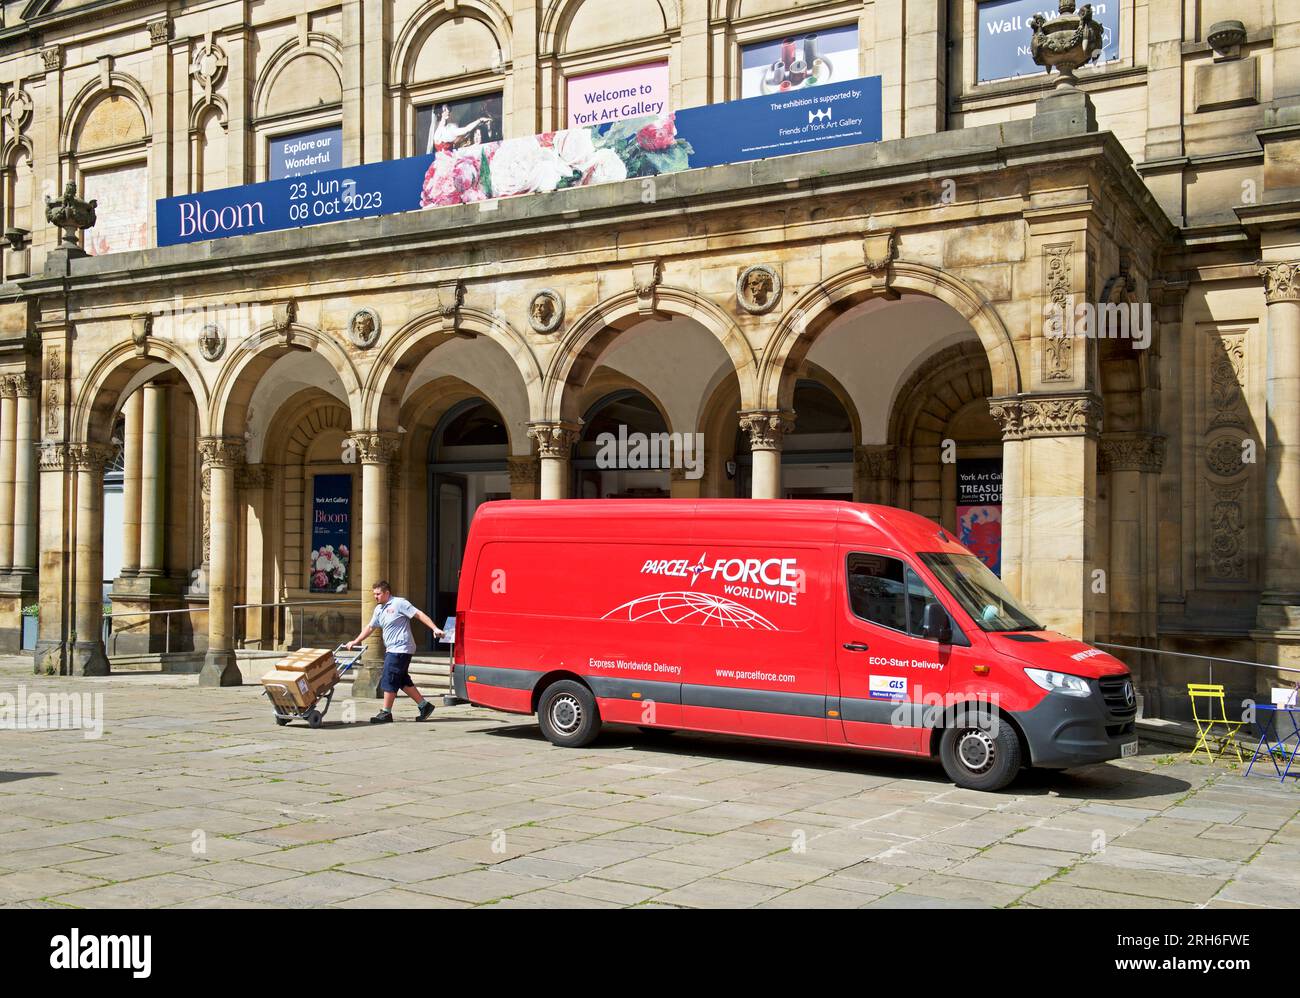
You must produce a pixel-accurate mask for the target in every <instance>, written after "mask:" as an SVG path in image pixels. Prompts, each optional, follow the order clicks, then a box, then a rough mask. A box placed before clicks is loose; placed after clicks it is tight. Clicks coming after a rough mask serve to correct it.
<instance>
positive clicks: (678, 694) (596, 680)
mask: <svg viewBox="0 0 1300 998" xmlns="http://www.w3.org/2000/svg"><path fill="white" fill-rule="evenodd" d="M456 669H457V670H464V674H465V675H466V676H468V675H470V674H473V676H474V680H475V682H479V683H483V684H485V685H487V686H497V687H500V688H502V689H507V690H531V689H532V688H533V687H534V686H536V685H537V681H538V680H539V679H541V678H542V676H543V675H544V674H543V673H541V672H536V671H534V670H532V669H498V668H474V667H471V666H465V665H459V666H456ZM583 678H584V679H585V680H586V681H587V683H588V684H589V685H590V686H591V691H592V692H593V693H594V694H596V696H598V697H600V698H602V699H606V700H641V701H643V702H644V701H645V700H654V701H656V702H657V703H672V704H682V705H683V706H686V707H715V708H720V709H723V710H743V711H750V712H753V713H759V714H785V715H789V716H793V717H826V716H828V712H829V711H839V716H840V719H841V720H844V721H857V722H861V723H866V724H888V725H895V724H899V722H900V721H901V722H902V723H901V724H900V725H899V726H900V727H907V728H923V727H931V726H934V725H935V724H936V723H939V724H941V723H942V713H943V712H942V709H941V708H936V707H934V706H932V705H930V704H922V703H912V702H910V701H897V700H867V699H859V698H853V697H826V696H824V695H822V694H820V693H789V692H785V691H783V690H754V689H737V688H735V687H732V686H698V685H692V684H689V683H687V684H681V683H660V682H653V681H647V680H639V679H621V678H614V677H611V676H584V677H583ZM633 693H640V694H641V696H639V697H633V696H632V694H633ZM935 714H938V715H939V716H937V717H936V716H933V715H935ZM927 722H928V723H927Z"/></svg>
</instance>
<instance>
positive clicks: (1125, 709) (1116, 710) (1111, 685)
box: [1097, 676, 1137, 718]
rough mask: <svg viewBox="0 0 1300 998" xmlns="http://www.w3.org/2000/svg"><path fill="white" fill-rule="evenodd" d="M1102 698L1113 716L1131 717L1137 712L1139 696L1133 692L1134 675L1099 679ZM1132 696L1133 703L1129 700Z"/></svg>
mask: <svg viewBox="0 0 1300 998" xmlns="http://www.w3.org/2000/svg"><path fill="white" fill-rule="evenodd" d="M1097 684H1098V685H1099V686H1100V687H1101V696H1102V699H1103V700H1104V701H1105V702H1106V709H1107V710H1108V711H1110V714H1111V717H1114V718H1129V717H1133V716H1134V715H1135V714H1137V696H1136V695H1134V693H1133V677H1132V676H1103V677H1102V678H1101V679H1099V680H1097ZM1130 698H1132V703H1130V702H1129V700H1130Z"/></svg>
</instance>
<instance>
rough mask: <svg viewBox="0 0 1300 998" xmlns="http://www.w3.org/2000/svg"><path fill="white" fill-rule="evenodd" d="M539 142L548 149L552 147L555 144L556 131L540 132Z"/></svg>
mask: <svg viewBox="0 0 1300 998" xmlns="http://www.w3.org/2000/svg"><path fill="white" fill-rule="evenodd" d="M537 144H538V145H539V146H543V147H545V148H547V149H550V148H551V147H552V146H553V145H555V133H554V132H542V133H540V134H539V135H538V136H537Z"/></svg>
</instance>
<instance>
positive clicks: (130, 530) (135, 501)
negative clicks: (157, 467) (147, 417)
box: [122, 392, 144, 575]
mask: <svg viewBox="0 0 1300 998" xmlns="http://www.w3.org/2000/svg"><path fill="white" fill-rule="evenodd" d="M122 415H123V416H124V417H125V420H124V421H125V424H126V425H125V427H124V432H123V434H122V574H123V575H135V574H136V573H137V572H139V571H140V484H141V483H140V469H141V457H142V455H141V453H140V448H141V444H142V442H143V435H144V392H134V393H132V395H131V397H130V398H129V399H127V400H126V405H124V406H123V407H122Z"/></svg>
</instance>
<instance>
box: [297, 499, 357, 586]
mask: <svg viewBox="0 0 1300 998" xmlns="http://www.w3.org/2000/svg"><path fill="white" fill-rule="evenodd" d="M351 563H352V476H351V475H313V476H312V496H311V555H310V557H309V565H308V567H307V588H308V590H309V591H311V592H313V593H345V592H347V591H348V580H349V568H350V566H351Z"/></svg>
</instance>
